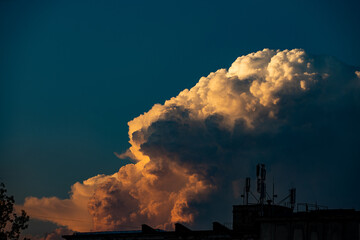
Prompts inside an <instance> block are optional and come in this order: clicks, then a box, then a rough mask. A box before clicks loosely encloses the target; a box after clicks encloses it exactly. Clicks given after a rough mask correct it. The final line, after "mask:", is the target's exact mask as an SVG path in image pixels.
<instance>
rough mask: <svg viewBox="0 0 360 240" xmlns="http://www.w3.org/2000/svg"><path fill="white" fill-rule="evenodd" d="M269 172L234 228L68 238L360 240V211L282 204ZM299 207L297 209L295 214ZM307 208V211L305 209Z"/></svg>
mask: <svg viewBox="0 0 360 240" xmlns="http://www.w3.org/2000/svg"><path fill="white" fill-rule="evenodd" d="M265 179H266V170H265V166H264V165H263V164H259V165H258V166H257V192H258V195H259V198H258V201H257V203H255V204H249V194H251V195H253V194H252V193H251V191H250V178H246V181H245V187H244V194H243V195H242V197H243V198H244V204H243V205H234V206H233V225H232V229H230V228H228V227H226V226H224V225H222V224H220V223H218V222H213V226H212V229H211V230H191V229H189V228H187V227H186V226H184V225H182V224H180V223H176V224H175V230H174V231H164V230H160V229H154V228H152V227H150V226H148V225H146V224H143V225H142V226H141V230H139V231H112V232H88V233H74V234H72V235H64V236H63V238H65V239H66V240H125V239H127V240H130V239H133V240H138V239H139V240H140V239H143V240H150V239H151V240H156V239H164V240H167V239H168V240H175V239H194V240H195V239H199V240H201V239H238V240H250V239H251V240H328V239H329V240H360V211H356V210H355V209H327V208H326V207H323V206H319V205H316V204H301V203H300V204H297V205H296V204H295V198H296V190H295V189H290V192H289V195H288V196H287V197H285V198H284V199H283V200H282V201H280V203H283V202H284V201H288V202H286V203H287V206H282V205H279V204H274V197H275V196H276V195H275V194H274V192H273V196H272V198H269V197H268V198H267V197H266V196H268V195H269V194H267V192H266V184H265ZM295 206H297V209H296V211H295ZM301 207H303V210H301Z"/></svg>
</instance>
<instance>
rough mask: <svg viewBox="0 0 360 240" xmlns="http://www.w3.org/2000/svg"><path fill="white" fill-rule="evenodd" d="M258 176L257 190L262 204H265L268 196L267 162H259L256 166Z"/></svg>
mask: <svg viewBox="0 0 360 240" xmlns="http://www.w3.org/2000/svg"><path fill="white" fill-rule="evenodd" d="M256 178H257V192H258V193H260V199H259V202H260V204H264V200H265V198H266V185H265V179H266V169H265V164H258V165H257V166H256Z"/></svg>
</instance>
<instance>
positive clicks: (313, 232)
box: [260, 220, 360, 240]
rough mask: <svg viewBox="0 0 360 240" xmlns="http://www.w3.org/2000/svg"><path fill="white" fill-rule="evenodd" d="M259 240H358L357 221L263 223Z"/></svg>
mask: <svg viewBox="0 0 360 240" xmlns="http://www.w3.org/2000/svg"><path fill="white" fill-rule="evenodd" d="M260 239H261V240H360V224H359V223H358V222H357V221H329V220H326V221H295V222H290V223H286V222H284V223H282V222H276V221H274V222H263V223H261V224H260Z"/></svg>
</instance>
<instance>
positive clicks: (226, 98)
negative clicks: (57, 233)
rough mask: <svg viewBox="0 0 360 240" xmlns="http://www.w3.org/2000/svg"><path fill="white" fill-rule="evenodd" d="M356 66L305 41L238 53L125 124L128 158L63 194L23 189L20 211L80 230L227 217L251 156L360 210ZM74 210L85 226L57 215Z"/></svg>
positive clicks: (304, 190)
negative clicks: (316, 51)
mask: <svg viewBox="0 0 360 240" xmlns="http://www.w3.org/2000/svg"><path fill="white" fill-rule="evenodd" d="M357 70H358V69H355V68H354V67H351V66H348V65H346V64H344V63H341V62H340V61H338V60H336V59H334V58H332V57H327V56H310V55H308V54H307V53H305V51H304V50H302V49H294V50H284V51H280V50H269V49H264V50H262V51H258V52H256V53H251V54H248V55H246V56H242V57H239V58H238V59H236V61H235V62H234V63H233V64H232V66H231V67H230V68H229V69H228V70H226V69H220V70H218V71H216V72H213V73H210V74H209V75H208V76H207V77H202V78H201V79H200V80H199V82H198V83H197V84H196V85H195V86H194V87H193V88H191V89H190V90H188V89H185V90H183V91H182V92H180V93H179V95H178V96H176V97H174V98H171V99H170V100H168V101H166V102H165V103H164V104H155V105H154V106H153V107H152V108H151V109H150V110H149V111H148V112H146V113H144V114H142V115H140V116H139V117H137V118H135V119H133V120H132V121H130V122H129V123H128V125H129V139H130V140H129V142H130V144H131V147H130V148H129V149H128V150H127V151H126V152H125V153H124V154H121V155H120V157H129V158H132V159H133V160H134V161H135V163H134V164H128V165H126V166H124V167H121V168H120V170H119V171H118V172H117V173H115V174H114V175H112V176H105V175H98V176H96V177H93V178H91V179H88V180H86V181H84V182H83V183H76V184H74V185H73V187H72V195H71V197H70V198H69V199H65V200H60V199H57V198H55V197H54V198H41V199H38V198H33V197H30V198H27V199H26V201H25V204H24V208H25V209H26V210H27V211H28V212H29V213H30V215H31V213H35V212H37V211H39V209H41V211H42V214H43V215H46V216H53V217H54V218H53V221H54V222H56V223H58V224H60V225H64V226H67V227H68V228H70V229H72V230H75V231H88V230H114V229H129V228H134V226H139V225H140V224H142V223H147V224H150V225H152V226H154V227H161V228H170V227H171V225H172V224H173V223H175V222H186V223H189V224H192V223H195V222H196V224H197V225H198V226H201V224H202V223H208V222H209V219H213V220H224V221H226V220H228V219H229V215H230V214H231V205H232V204H235V203H238V202H239V201H240V199H239V198H238V197H239V191H240V186H241V184H239V183H241V180H242V179H243V178H244V177H246V176H247V175H249V174H251V170H252V168H253V167H254V166H255V165H256V164H257V163H258V162H265V163H268V165H270V168H271V169H270V172H271V173H272V174H273V175H276V176H278V177H277V178H278V182H279V184H278V187H279V188H280V189H286V187H288V186H287V182H290V183H292V184H295V185H297V187H298V189H299V192H300V193H301V196H302V198H303V199H304V200H305V199H308V200H310V201H311V200H319V201H324V202H325V203H326V204H338V205H340V206H342V207H346V206H348V207H354V206H355V207H359V204H358V205H356V203H357V202H359V198H360V196H359V193H358V192H357V191H351V190H352V188H354V187H355V186H356V182H354V181H356V175H357V171H358V170H359V169H360V164H359V161H358V159H360V158H359V157H360V151H359V149H358V144H359V139H358V138H359V134H360V127H359V120H360V95H359V93H360V79H359V71H357ZM333 189H337V190H338V192H339V194H342V193H347V194H348V196H349V197H348V198H346V199H343V200H340V201H339V200H337V199H335V198H334V197H332V193H333ZM300 199H301V197H300ZM75 216H76V218H79V216H81V217H82V218H84V219H89V220H91V224H89V223H87V224H81V223H80V222H73V221H65V220H64V219H68V218H73V217H74V218H75ZM55 217H58V218H59V219H60V220H55V219H56V218H55ZM39 218H40V219H43V220H46V218H41V217H39ZM214 218H215V219H214ZM61 219H62V220H61ZM195 219H196V221H195Z"/></svg>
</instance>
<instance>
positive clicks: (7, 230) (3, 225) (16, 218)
mask: <svg viewBox="0 0 360 240" xmlns="http://www.w3.org/2000/svg"><path fill="white" fill-rule="evenodd" d="M6 192H7V190H6V188H5V184H4V183H0V240H8V239H9V240H10V239H11V240H18V239H19V238H20V234H21V231H22V230H24V229H26V228H27V227H28V226H29V225H28V222H29V219H30V218H29V216H28V215H27V214H26V212H25V211H24V210H21V215H18V214H17V213H16V212H15V209H14V203H15V200H14V197H13V196H8V195H7V194H6ZM24 240H28V239H27V238H24Z"/></svg>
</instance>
